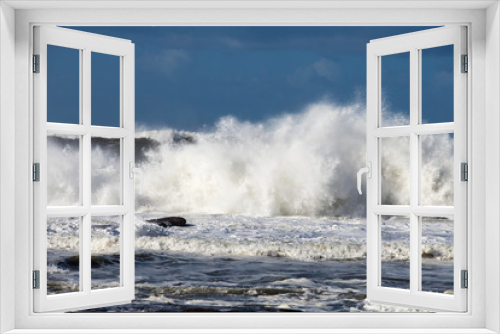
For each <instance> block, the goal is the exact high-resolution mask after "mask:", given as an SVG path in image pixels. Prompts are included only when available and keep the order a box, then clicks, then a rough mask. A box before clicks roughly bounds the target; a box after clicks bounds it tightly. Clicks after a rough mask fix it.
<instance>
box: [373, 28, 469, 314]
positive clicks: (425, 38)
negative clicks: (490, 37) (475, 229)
mask: <svg viewBox="0 0 500 334" xmlns="http://www.w3.org/2000/svg"><path fill="white" fill-rule="evenodd" d="M466 36H467V34H466V28H465V27H460V26H455V27H443V28H436V29H430V30H427V31H421V32H416V33H411V34H405V35H400V36H393V37H388V38H383V39H379V40H373V41H371V42H370V43H369V44H368V46H367V165H368V166H367V168H368V170H367V171H368V177H367V202H368V203H367V210H368V212H367V244H368V245H367V297H368V299H370V300H372V301H376V302H380V303H389V304H397V305H405V306H408V307H414V308H422V309H430V310H445V311H466V310H467V290H466V289H465V288H466V284H467V282H466V280H467V261H466V259H467V258H466V256H467V235H466V233H467V178H468V172H467V162H468V161H467V133H466V130H467V126H466V125H467V124H466V110H467V70H468V69H467V62H466V60H467V48H466V46H467V44H466ZM442 47H450V48H452V49H451V50H452V53H451V55H452V57H450V59H449V61H450V62H452V64H450V65H452V66H453V80H450V81H451V82H452V83H453V95H454V98H453V101H451V103H453V109H452V110H453V113H452V114H450V116H451V117H450V119H448V120H449V122H443V123H431V124H429V123H427V122H425V111H426V110H425V103H424V100H425V98H426V96H425V94H423V93H422V91H423V85H425V84H428V82H425V80H423V76H424V73H423V70H422V62H423V61H425V57H426V54H427V52H429V51H432V50H433V49H436V48H442ZM405 54H406V56H407V57H408V58H409V62H408V68H407V69H406V71H407V72H408V73H409V81H410V82H409V85H408V88H409V92H408V93H409V94H408V95H409V110H408V114H409V118H403V120H399V121H398V122H397V124H394V120H390V119H386V115H385V114H384V105H383V103H384V101H383V95H384V94H385V93H386V92H385V91H384V88H383V86H384V85H383V82H384V77H383V73H384V66H386V67H388V66H391V63H390V62H388V61H387V60H385V59H384V58H386V57H393V56H395V55H401V56H404V55H405ZM401 76H403V77H405V73H401ZM423 115H424V116H423ZM440 137H441V138H443V137H445V138H446V141H443V143H446V144H449V143H450V142H451V145H450V146H448V147H444V145H443V147H441V150H442V152H440V153H443V152H445V153H444V154H443V155H439V156H440V157H442V161H441V163H442V164H448V163H449V164H452V165H453V167H452V171H453V173H451V174H452V175H444V176H443V175H440V176H439V178H436V180H437V181H436V180H434V184H433V183H430V181H429V180H428V178H429V175H426V173H429V172H428V171H426V170H424V169H423V160H425V157H426V156H427V155H429V154H433V153H434V152H426V150H428V147H427V145H426V142H429V141H436V140H439V138H440ZM443 139H444V138H443ZM447 151H449V153H447V154H446V152H447ZM394 160H400V161H404V163H403V164H404V165H406V166H407V167H408V169H407V170H401V169H400V167H399V165H396V163H395V162H394ZM395 174H398V175H395ZM400 174H403V175H404V178H405V179H406V180H407V187H406V188H405V189H395V188H394V185H393V184H392V183H391V181H393V180H392V179H393V178H394V177H402V176H401V175H400ZM437 182H440V183H447V184H445V185H444V186H448V187H450V188H451V189H453V197H451V198H448V199H442V198H441V199H439V200H436V199H433V198H432V192H433V190H432V187H435V186H438V185H436V184H435V183H437ZM429 183H430V184H429ZM440 186H443V185H442V184H441V185H440ZM426 188H428V189H426ZM389 199H391V200H389ZM395 216H396V217H398V218H397V219H393V218H394V217H395ZM444 217H445V218H446V221H447V223H448V224H449V225H451V226H452V227H451V229H450V230H449V231H446V232H448V233H449V234H452V236H451V237H452V239H453V251H452V252H453V254H452V255H451V256H453V273H454V274H453V289H450V290H448V291H439V292H436V291H431V289H430V288H429V287H430V286H432V280H433V279H434V280H435V279H438V278H436V277H435V276H434V275H432V268H426V269H425V270H423V267H424V264H423V262H422V255H421V254H422V253H424V254H425V251H424V252H422V248H423V247H425V239H426V229H427V228H432V227H433V224H432V223H431V222H432V221H435V220H444V219H443V218H444ZM401 222H403V224H404V226H405V227H406V228H407V231H406V232H407V233H406V235H407V240H408V242H407V245H405V246H406V247H409V260H410V265H409V268H408V272H407V277H408V279H409V282H410V283H409V285H408V286H401V284H397V282H393V281H391V279H390V271H391V268H390V267H388V268H385V266H389V264H388V263H384V261H383V260H382V258H383V256H382V253H383V252H384V251H386V250H384V243H385V242H387V241H388V240H389V239H390V236H391V233H394V232H392V226H391V225H394V224H401Z"/></svg>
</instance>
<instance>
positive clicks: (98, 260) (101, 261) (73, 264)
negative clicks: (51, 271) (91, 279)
mask: <svg viewBox="0 0 500 334" xmlns="http://www.w3.org/2000/svg"><path fill="white" fill-rule="evenodd" d="M116 263H120V256H119V255H108V256H103V255H92V256H91V257H90V266H91V267H92V268H101V267H102V266H104V265H108V264H116ZM57 265H58V266H60V267H62V268H65V269H70V270H78V268H80V256H78V255H75V256H70V257H67V258H66V259H65V260H64V262H59V263H58V264H57Z"/></svg>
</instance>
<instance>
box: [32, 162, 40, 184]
mask: <svg viewBox="0 0 500 334" xmlns="http://www.w3.org/2000/svg"><path fill="white" fill-rule="evenodd" d="M33 181H34V182H40V164H39V163H38V162H37V163H34V164H33Z"/></svg>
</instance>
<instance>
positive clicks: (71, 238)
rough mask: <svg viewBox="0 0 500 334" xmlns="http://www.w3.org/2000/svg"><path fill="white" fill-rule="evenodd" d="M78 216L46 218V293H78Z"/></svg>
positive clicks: (79, 220)
mask: <svg viewBox="0 0 500 334" xmlns="http://www.w3.org/2000/svg"><path fill="white" fill-rule="evenodd" d="M80 222H81V219H80V217H51V218H48V219H47V294H49V295H54V294H60V293H67V292H78V291H80Z"/></svg>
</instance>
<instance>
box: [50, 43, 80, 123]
mask: <svg viewBox="0 0 500 334" xmlns="http://www.w3.org/2000/svg"><path fill="white" fill-rule="evenodd" d="M47 122H55V123H71V124H79V122H80V50H78V49H70V48H64V47H61V46H54V45H47Z"/></svg>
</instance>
